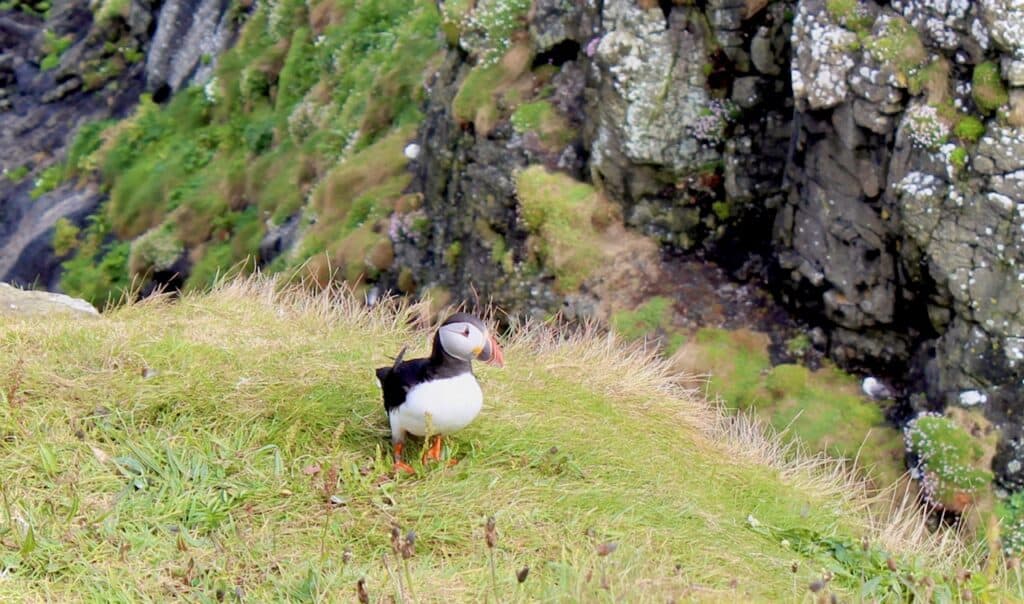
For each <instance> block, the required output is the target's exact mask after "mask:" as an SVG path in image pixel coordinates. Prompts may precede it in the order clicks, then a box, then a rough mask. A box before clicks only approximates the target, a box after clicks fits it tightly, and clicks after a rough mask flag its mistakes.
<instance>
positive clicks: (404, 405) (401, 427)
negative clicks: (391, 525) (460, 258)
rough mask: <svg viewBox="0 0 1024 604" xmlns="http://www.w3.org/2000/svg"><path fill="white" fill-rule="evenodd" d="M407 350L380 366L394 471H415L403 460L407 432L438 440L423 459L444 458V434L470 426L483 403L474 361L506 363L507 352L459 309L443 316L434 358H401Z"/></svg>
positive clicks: (378, 372)
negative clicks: (388, 363) (442, 454)
mask: <svg viewBox="0 0 1024 604" xmlns="http://www.w3.org/2000/svg"><path fill="white" fill-rule="evenodd" d="M404 354H405V348H403V349H402V351H401V352H399V353H398V356H396V357H395V362H394V364H392V365H391V366H390V367H380V368H378V369H377V370H376V374H377V380H378V382H379V384H380V387H381V390H382V391H383V395H384V411H385V412H386V413H387V416H388V421H389V422H390V424H391V444H392V447H393V452H394V462H395V471H396V472H405V473H410V474H411V473H413V472H414V470H413V469H412V467H411V466H410V465H409V464H407V463H405V462H404V461H403V460H402V450H403V449H404V448H405V438H406V436H407V435H409V434H413V435H415V436H420V437H425V436H426V435H427V433H428V431H429V432H430V434H431V435H433V436H434V440H433V442H432V443H431V445H430V448H429V449H427V448H424V451H423V461H424V462H426V461H427V460H433V461H440V459H441V438H442V437H443V436H445V435H448V434H451V433H453V432H456V431H458V430H461V429H462V428H465V427H466V426H467V425H469V423H470V422H472V421H473V419H475V418H476V416H477V414H478V413H480V408H481V407H482V406H483V402H484V395H483V391H482V390H481V389H480V384H479V383H478V382H477V381H476V376H475V375H473V367H472V361H474V360H478V361H483V362H485V363H488V364H490V365H495V366H497V367H503V366H504V364H505V356H504V353H503V352H502V350H501V346H500V345H499V344H498V340H497V338H495V336H494V334H493V333H491V331H490V329H488V328H487V326H486V325H485V324H484V322H483V321H481V320H480V319H479V318H477V317H475V316H473V315H471V314H469V313H464V312H459V313H455V314H453V315H451V316H450V317H448V318H447V319H445V321H444V323H442V324H441V326H440V327H439V328H438V330H437V332H436V333H435V334H434V343H433V348H432V349H431V351H430V356H429V357H426V358H422V359H412V360H408V361H403V360H402V357H403V356H404Z"/></svg>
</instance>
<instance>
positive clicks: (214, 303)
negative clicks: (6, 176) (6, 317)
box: [0, 281, 1005, 602]
mask: <svg viewBox="0 0 1024 604" xmlns="http://www.w3.org/2000/svg"><path fill="white" fill-rule="evenodd" d="M412 316H414V313H411V312H399V313H398V314H393V311H392V310H390V309H388V308H385V307H384V306H378V307H376V308H375V309H374V310H365V309H363V308H362V307H361V304H360V303H359V302H358V301H357V300H356V299H355V298H354V297H350V296H347V295H344V294H341V295H339V294H337V293H330V292H328V293H326V294H324V295H321V296H319V297H312V296H310V295H308V294H305V293H301V292H292V293H288V294H277V295H275V294H274V292H273V289H272V287H271V286H269V285H267V284H260V283H258V282H253V281H249V282H247V283H235V284H234V285H231V286H228V287H226V288H224V289H221V290H220V291H219V292H217V293H214V294H212V295H208V296H197V295H186V296H184V297H183V298H181V299H180V300H179V301H178V302H177V303H173V304H171V303H167V302H165V301H161V300H158V299H151V300H149V301H147V302H146V303H143V304H136V305H127V306H123V307H121V308H119V309H117V310H115V311H113V312H111V313H109V314H106V315H104V316H103V317H102V318H100V319H97V320H91V321H74V320H71V319H60V318H47V319H45V320H26V321H19V320H13V321H7V323H6V324H5V329H4V330H3V332H0V376H3V379H4V382H3V383H4V386H5V387H4V388H3V389H2V390H0V433H2V434H3V439H2V440H0V449H2V451H3V455H0V476H2V477H3V482H2V495H3V501H2V503H3V509H2V511H0V566H2V568H3V572H4V574H5V579H4V580H3V581H0V599H3V600H4V601H10V602H14V601H35V600H50V601H52V600H61V601H126V600H128V601H154V600H166V599H167V598H173V597H177V598H181V599H185V600H195V601H214V600H219V599H221V598H223V597H227V598H229V599H234V598H235V596H236V594H242V595H243V596H244V599H246V600H248V601H261V602H262V601H339V600H340V601H348V600H350V599H352V598H353V594H354V592H355V588H356V582H357V581H358V580H360V579H365V586H366V589H367V590H368V591H369V593H370V597H371V601H380V600H381V599H387V598H389V597H395V598H396V599H397V600H398V601H403V600H406V601H409V600H412V599H413V598H412V597H407V598H403V597H402V596H401V595H399V591H400V590H406V591H405V593H406V594H409V595H411V594H412V593H413V592H414V593H415V600H416V601H440V600H448V601H484V600H485V599H491V598H494V599H500V600H503V601H536V600H540V601H554V602H579V601H589V602H601V601H608V602H611V601H620V600H627V601H652V602H664V601H666V600H667V599H669V598H686V599H701V600H717V601H738V600H742V601H781V600H787V601H796V600H800V599H801V598H805V599H806V598H807V597H809V592H808V585H809V584H810V583H812V582H813V581H816V580H819V579H820V578H821V577H822V573H823V572H824V569H829V570H830V572H832V574H833V575H834V577H833V579H832V581H831V582H830V583H829V585H828V587H827V589H828V590H829V591H832V592H834V593H836V594H837V595H838V596H839V597H840V599H842V600H844V601H848V600H850V599H853V598H856V597H858V595H862V596H864V597H867V598H868V599H872V598H877V597H884V596H885V595H886V594H888V597H890V598H893V599H902V598H903V597H910V596H912V595H917V596H918V597H927V594H930V593H932V592H933V590H938V589H945V590H946V591H949V588H950V586H951V585H953V581H954V579H953V578H952V577H953V573H954V571H955V569H956V568H957V566H958V565H959V564H961V563H967V561H965V560H964V559H962V558H959V557H957V556H958V554H957V553H956V550H955V548H953V547H954V545H955V538H954V539H952V540H949V541H946V542H945V545H943V546H939V545H936V542H935V541H928V540H926V541H925V542H921V541H909V540H907V539H906V538H905V537H903V538H901V537H899V535H901V534H902V535H908V534H910V533H909V532H908V531H901V530H900V529H901V528H902V529H910V528H913V527H916V526H919V525H918V524H916V523H913V522H912V523H909V524H907V523H903V524H900V525H893V524H889V525H879V524H874V523H873V522H871V521H870V520H869V519H868V517H867V516H866V515H865V511H864V510H865V507H864V503H865V500H864V499H863V498H862V496H861V495H858V494H857V493H858V491H857V490H856V489H854V488H853V486H852V484H850V483H846V482H844V481H843V480H842V478H841V477H840V476H839V475H837V474H835V473H834V472H833V471H830V470H829V469H828V468H830V467H831V466H829V465H820V464H813V463H808V462H806V461H803V462H801V461H800V460H798V459H791V460H789V461H787V459H786V457H785V455H784V453H783V452H782V449H781V448H780V447H779V445H778V444H777V443H776V442H775V441H773V440H771V439H767V440H766V439H765V438H764V436H763V435H762V434H761V432H760V431H759V430H758V429H756V428H755V427H754V426H752V425H751V424H749V423H747V422H744V421H728V420H726V419H725V418H723V417H722V416H720V415H719V414H718V412H717V411H715V410H714V409H713V408H712V407H709V406H708V405H707V404H706V403H705V402H703V400H699V399H697V398H695V397H693V396H690V395H687V394H686V393H685V392H684V391H682V390H680V389H678V387H675V386H673V385H672V381H671V380H670V379H669V378H668V376H667V374H666V369H667V366H666V365H665V364H664V363H659V362H657V361H653V360H651V359H650V358H647V357H643V356H641V355H638V354H636V353H624V351H623V350H622V349H621V348H619V347H618V346H617V345H616V344H615V343H614V342H613V341H610V340H607V339H603V340H602V339H596V338H594V337H593V336H587V335H580V336H576V337H572V338H570V339H568V340H564V339H559V338H558V337H557V336H556V335H555V334H554V333H553V332H548V331H544V330H539V329H532V330H530V329H526V328H521V329H519V330H517V332H516V336H515V337H513V338H512V339H511V340H506V342H505V343H506V360H507V366H506V368H505V369H504V370H496V369H493V368H486V367H484V368H480V369H479V370H478V373H479V376H480V379H481V382H482V384H483V389H484V391H485V393H486V399H487V400H486V403H485V408H484V412H483V413H482V415H481V416H480V418H478V419H477V421H475V422H474V423H473V424H472V425H471V426H470V427H468V428H467V429H465V430H464V431H462V432H460V433H459V434H458V435H456V436H455V437H453V438H451V439H449V440H448V449H447V452H446V454H447V455H448V456H451V457H455V458H458V459H459V460H460V461H459V463H458V465H456V466H455V467H452V468H442V467H423V466H420V465H419V464H418V462H417V463H416V464H415V465H416V467H417V469H418V472H417V474H416V475H415V476H413V477H411V478H407V477H404V476H403V477H400V478H397V479H395V478H393V477H391V476H390V475H389V465H390V464H389V460H388V458H387V455H386V451H387V449H388V445H387V435H388V430H387V428H386V424H385V421H384V414H383V411H382V408H381V403H380V393H379V390H378V389H377V388H376V386H375V384H374V382H373V380H372V373H371V370H372V368H373V367H376V366H379V365H381V364H386V363H389V362H390V359H389V356H388V355H391V354H394V353H395V352H397V351H398V350H399V349H400V348H401V347H402V346H403V345H406V344H411V345H412V346H413V349H412V351H411V353H410V356H411V355H412V354H421V353H423V352H425V351H426V346H427V342H428V333H426V332H411V331H409V328H408V327H406V326H407V325H408V324H409V319H410V318H411V317H412ZM412 453H413V456H414V457H415V455H416V453H417V451H416V447H413V451H412ZM489 516H493V517H494V518H495V519H496V527H497V539H496V544H495V545H496V547H495V548H494V550H493V556H494V568H495V570H496V573H495V575H494V579H492V575H491V571H490V563H489V550H488V547H487V544H486V543H485V538H484V537H485V535H484V524H485V522H484V521H485V519H486V518H487V517H489ZM392 526H398V527H400V531H401V533H400V534H402V535H404V534H405V533H406V531H415V533H416V539H415V552H414V553H413V555H412V556H411V557H409V558H408V559H407V560H406V561H405V562H403V561H402V560H401V557H400V556H398V555H396V553H395V552H394V550H393V549H392V545H391V542H390V531H391V527H392ZM862 538H863V539H864V540H865V541H864V542H865V543H866V544H867V547H866V548H864V550H863V551H865V552H866V553H865V554H863V555H862V554H860V553H858V552H860V551H862V550H861V549H858V548H860V543H861V539H862ZM951 548H953V549H951ZM612 550H613V551H612ZM601 554H607V555H601ZM889 557H891V558H892V559H893V562H892V563H893V565H894V566H896V568H897V570H896V571H895V572H894V571H890V570H888V568H887V563H886V562H885V561H886V560H888V559H889ZM524 566H528V567H529V568H530V572H529V577H528V578H527V579H526V581H525V582H524V583H522V584H521V585H517V582H516V579H515V576H514V573H515V572H516V571H518V570H520V569H521V568H523V567H524ZM791 569H795V572H793V570H791ZM909 574H912V575H913V576H915V577H925V576H927V577H929V581H931V582H932V585H933V586H934V587H929V586H927V585H926V584H925V583H921V584H915V583H913V582H909V583H907V584H906V585H903V584H902V583H901V577H905V576H907V575H909ZM986 576H987V575H985V574H984V573H981V572H978V573H975V575H974V578H973V579H972V580H971V582H970V583H968V584H966V585H965V586H964V587H965V588H970V589H974V590H975V591H976V593H977V595H979V596H981V595H982V592H983V591H984V590H989V591H988V593H989V594H992V597H993V599H997V600H998V599H1001V596H1000V594H1001V593H1002V592H998V591H992V590H995V589H997V586H998V583H996V581H998V580H999V579H998V577H996V578H994V579H993V580H992V582H987V583H986ZM876 579H877V580H876ZM953 587H954V588H955V589H957V590H959V587H960V586H953ZM895 590H899V591H895ZM865 594H866V595H865ZM899 594H902V596H901V595H899ZM1003 595H1005V594H1003Z"/></svg>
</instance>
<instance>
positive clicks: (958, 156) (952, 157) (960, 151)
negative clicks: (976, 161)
mask: <svg viewBox="0 0 1024 604" xmlns="http://www.w3.org/2000/svg"><path fill="white" fill-rule="evenodd" d="M949 163H950V164H952V165H953V167H954V168H956V169H957V171H958V172H959V171H962V170H963V169H964V168H965V167H966V166H967V149H964V148H963V147H957V148H956V149H953V150H952V151H951V152H950V153H949Z"/></svg>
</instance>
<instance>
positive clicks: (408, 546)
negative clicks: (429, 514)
mask: <svg viewBox="0 0 1024 604" xmlns="http://www.w3.org/2000/svg"><path fill="white" fill-rule="evenodd" d="M401 549H402V559H403V560H408V559H409V558H412V557H413V556H414V555H415V554H416V532H415V531H409V532H408V533H406V535H405V540H404V541H403V542H402V547H401Z"/></svg>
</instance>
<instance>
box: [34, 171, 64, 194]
mask: <svg viewBox="0 0 1024 604" xmlns="http://www.w3.org/2000/svg"><path fill="white" fill-rule="evenodd" d="M62 180H64V164H60V163H56V164H53V165H51V166H50V167H49V168H47V169H45V170H43V173H42V174H40V175H39V178H37V179H36V184H35V187H33V188H32V192H31V193H29V195H30V196H31V197H32V199H39V198H40V197H42V196H43V195H46V194H47V193H49V192H50V191H52V190H54V189H56V188H57V185H59V184H60V183H61V181H62Z"/></svg>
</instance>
